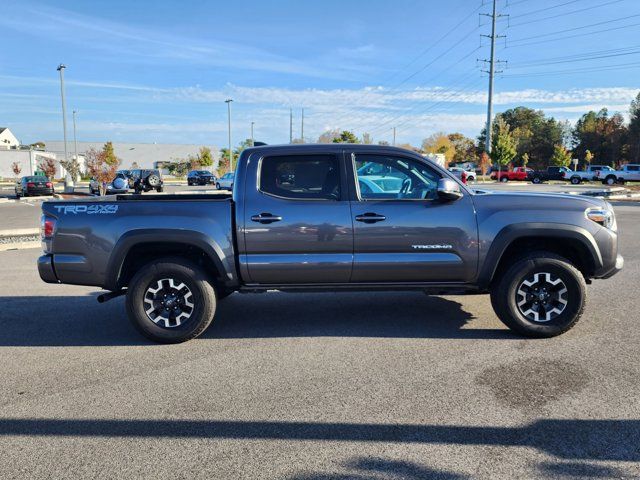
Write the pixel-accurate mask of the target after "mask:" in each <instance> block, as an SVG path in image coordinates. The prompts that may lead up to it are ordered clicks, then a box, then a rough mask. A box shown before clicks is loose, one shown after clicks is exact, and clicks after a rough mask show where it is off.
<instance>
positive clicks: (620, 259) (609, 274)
mask: <svg viewBox="0 0 640 480" xmlns="http://www.w3.org/2000/svg"><path fill="white" fill-rule="evenodd" d="M623 267H624V258H623V257H622V255H619V254H618V255H617V256H616V263H615V265H614V266H613V268H612V269H610V270H609V271H608V272H605V273H604V274H601V275H599V276H598V278H603V279H604V278H611V277H613V276H614V275H615V274H616V273H618V272H619V271H620V270H622V268H623Z"/></svg>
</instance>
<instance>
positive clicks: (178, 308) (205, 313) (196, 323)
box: [126, 257, 217, 343]
mask: <svg viewBox="0 0 640 480" xmlns="http://www.w3.org/2000/svg"><path fill="white" fill-rule="evenodd" d="M181 286H182V287H181ZM185 288H186V290H185ZM154 290H155V292H154ZM163 291H166V292H167V294H163V293H162V292H163ZM185 292H188V293H185ZM172 294H173V295H175V296H174V297H169V299H168V300H165V297H166V295H172ZM163 301H164V302H166V303H168V302H171V303H169V305H173V306H174V308H175V310H174V309H173V308H172V310H169V312H170V313H169V314H168V315H167V313H166V312H167V310H160V308H162V307H161V305H162V302H163ZM189 304H191V306H189ZM216 305H217V299H216V293H215V290H214V288H213V286H212V284H211V282H210V279H209V277H208V276H207V274H206V272H205V271H204V270H203V269H202V268H200V267H199V266H197V265H195V264H194V263H192V262H190V261H188V260H185V259H183V258H179V257H167V258H162V259H159V260H156V261H153V262H151V263H148V264H147V265H145V266H144V267H142V268H141V269H140V270H138V272H137V273H136V274H135V275H134V277H133V278H132V279H131V281H130V282H129V287H128V289H127V300H126V307H127V315H128V317H129V320H130V321H131V323H132V324H133V326H134V327H135V328H136V329H137V330H138V331H139V332H140V333H141V334H142V335H144V336H145V337H147V338H148V339H150V340H153V341H154V342H158V343H181V342H186V341H187V340H191V339H193V338H196V337H197V336H199V335H200V334H202V332H204V331H205V330H206V329H207V327H209V325H210V324H211V322H212V320H213V317H214V315H215V312H216ZM154 306H158V308H156V309H155V310H152V311H151V313H150V314H147V311H149V310H151V309H152V307H154ZM152 317H153V319H152ZM167 322H168V323H167Z"/></svg>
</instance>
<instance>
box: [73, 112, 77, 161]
mask: <svg viewBox="0 0 640 480" xmlns="http://www.w3.org/2000/svg"><path fill="white" fill-rule="evenodd" d="M76 113H78V112H76V111H75V110H74V111H73V154H74V156H75V160H76V162H77V161H78V139H77V137H76Z"/></svg>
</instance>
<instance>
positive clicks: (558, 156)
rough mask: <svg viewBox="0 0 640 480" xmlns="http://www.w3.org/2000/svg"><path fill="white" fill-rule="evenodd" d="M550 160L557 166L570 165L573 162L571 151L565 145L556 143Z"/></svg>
mask: <svg viewBox="0 0 640 480" xmlns="http://www.w3.org/2000/svg"><path fill="white" fill-rule="evenodd" d="M550 162H551V164H552V165H555V166H557V167H568V166H569V165H570V164H571V153H570V152H569V151H568V150H567V149H566V148H564V146H562V145H556V146H555V147H553V155H551V160H550Z"/></svg>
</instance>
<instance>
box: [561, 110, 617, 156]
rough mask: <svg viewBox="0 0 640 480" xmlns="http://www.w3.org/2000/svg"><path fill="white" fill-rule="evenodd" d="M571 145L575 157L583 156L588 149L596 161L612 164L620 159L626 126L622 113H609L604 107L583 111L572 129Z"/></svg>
mask: <svg viewBox="0 0 640 480" xmlns="http://www.w3.org/2000/svg"><path fill="white" fill-rule="evenodd" d="M573 145H574V147H573V151H574V153H575V155H576V157H577V158H584V157H585V155H586V152H587V150H589V151H590V152H591V153H593V154H594V155H595V157H596V158H597V159H598V162H602V163H607V164H610V165H613V164H615V163H616V162H620V161H622V160H623V159H625V157H626V155H625V154H626V146H627V128H626V126H625V125H624V119H623V117H622V115H620V114H619V113H615V114H613V115H609V112H608V110H607V109H606V108H603V109H601V110H600V111H599V112H594V111H590V112H587V113H585V114H584V115H583V116H582V117H580V119H578V121H577V122H576V125H575V128H574V129H573Z"/></svg>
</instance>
